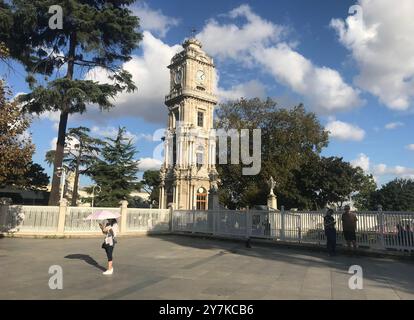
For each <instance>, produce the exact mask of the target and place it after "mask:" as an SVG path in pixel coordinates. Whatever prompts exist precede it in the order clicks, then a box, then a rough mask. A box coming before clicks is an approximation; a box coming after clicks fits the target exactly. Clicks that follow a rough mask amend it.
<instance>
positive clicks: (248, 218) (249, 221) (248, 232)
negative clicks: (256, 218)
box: [246, 207, 252, 239]
mask: <svg viewBox="0 0 414 320" xmlns="http://www.w3.org/2000/svg"><path fill="white" fill-rule="evenodd" d="M251 235H252V215H251V213H250V210H249V207H247V210H246V237H247V239H250V237H251Z"/></svg>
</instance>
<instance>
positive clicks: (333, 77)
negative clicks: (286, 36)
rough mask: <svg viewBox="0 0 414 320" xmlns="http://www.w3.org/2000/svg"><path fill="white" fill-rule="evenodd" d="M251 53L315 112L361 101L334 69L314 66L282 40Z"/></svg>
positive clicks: (327, 111)
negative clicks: (272, 45) (273, 45)
mask: <svg viewBox="0 0 414 320" xmlns="http://www.w3.org/2000/svg"><path fill="white" fill-rule="evenodd" d="M253 55H254V56H255V58H256V59H257V61H258V62H259V63H261V64H262V65H263V67H264V69H265V70H266V71H267V72H269V73H270V74H271V75H273V77H274V78H275V79H276V80H277V81H278V82H279V83H282V84H284V85H286V86H287V87H289V88H290V89H291V90H292V91H294V92H296V93H298V94H300V95H302V96H304V97H305V99H306V101H307V103H308V104H310V107H312V109H314V110H315V111H318V112H321V113H332V112H337V111H343V110H349V109H352V108H354V107H357V106H360V105H362V103H363V102H362V101H361V100H360V98H359V92H358V90H355V89H353V88H352V87H351V86H349V85H348V84H346V83H345V82H344V80H343V79H342V77H341V75H340V74H339V72H338V71H336V70H333V69H331V68H328V67H319V66H316V65H314V64H313V63H312V62H311V61H310V60H308V59H306V58H305V57H304V56H303V55H301V54H300V53H298V52H297V51H295V50H293V49H292V48H291V47H289V45H287V44H286V43H280V44H278V45H277V46H275V47H272V48H264V49H256V50H255V51H254V52H253Z"/></svg>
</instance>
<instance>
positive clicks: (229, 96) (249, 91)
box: [217, 80, 266, 101]
mask: <svg viewBox="0 0 414 320" xmlns="http://www.w3.org/2000/svg"><path fill="white" fill-rule="evenodd" d="M217 95H218V96H219V99H220V101H225V100H237V99H240V98H246V99H248V98H255V97H259V98H265V97H266V87H265V85H264V84H263V83H261V82H260V81H258V80H251V81H248V82H245V83H241V84H238V85H235V86H232V87H231V88H229V89H228V90H225V89H221V88H218V89H217Z"/></svg>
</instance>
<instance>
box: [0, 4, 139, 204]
mask: <svg viewBox="0 0 414 320" xmlns="http://www.w3.org/2000/svg"><path fill="white" fill-rule="evenodd" d="M134 2H135V1H134V0H116V1H115V0H82V1H74V0H69V1H68V0H36V1H33V0H12V1H9V3H8V4H5V3H4V1H1V2H0V17H3V16H7V19H6V20H5V21H3V22H2V23H0V42H3V43H4V44H5V46H6V47H7V48H8V49H9V53H10V56H11V57H12V58H14V59H17V60H18V61H20V62H21V63H22V64H23V65H24V66H25V68H26V70H27V72H28V73H29V76H28V77H27V81H28V83H29V85H30V88H31V89H32V91H31V92H30V93H28V94H24V95H21V96H20V97H19V101H20V102H21V103H22V104H23V105H24V109H25V110H26V111H27V112H30V113H43V112H45V111H58V112H60V121H59V130H58V141H57V146H56V155H55V159H54V174H53V180H52V190H51V195H50V199H49V204H50V205H56V204H57V202H58V200H59V186H60V179H59V177H58V175H57V174H56V173H57V170H58V168H60V167H61V166H62V162H63V155H64V146H65V135H66V127H67V122H68V117H69V114H72V113H83V112H85V111H86V107H87V105H89V104H96V105H98V106H99V107H100V108H101V109H108V108H111V107H113V100H112V99H113V98H114V97H115V96H116V95H117V94H118V93H120V92H122V91H125V90H126V91H132V90H135V88H136V87H135V84H134V83H133V81H132V76H131V74H129V73H128V72H127V71H125V70H124V69H122V63H123V62H126V61H128V60H130V59H131V56H130V54H131V52H132V51H133V50H134V49H135V48H136V47H137V45H138V43H139V41H140V40H141V38H142V35H141V34H140V33H139V32H138V31H137V30H138V27H139V19H138V18H137V17H136V16H134V15H133V14H132V12H131V11H130V9H129V8H128V6H129V5H131V4H132V3H134ZM56 5H57V6H60V7H61V8H62V9H63V15H62V28H50V25H49V22H50V19H51V17H52V15H51V14H50V13H49V8H50V7H51V6H56ZM91 69H93V70H100V71H106V72H107V73H108V77H109V79H110V83H99V82H98V81H94V80H89V79H85V75H86V74H85V72H87V71H90V70H91ZM61 71H62V72H64V73H65V75H63V76H61V74H60V72H61ZM37 74H42V75H45V76H47V77H45V78H43V79H39V77H37V76H36V75H37ZM48 76H52V77H53V78H52V79H49V78H48ZM40 80H42V81H40ZM111 81H112V82H111Z"/></svg>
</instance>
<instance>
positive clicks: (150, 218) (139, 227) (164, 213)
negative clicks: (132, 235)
mask: <svg viewBox="0 0 414 320" xmlns="http://www.w3.org/2000/svg"><path fill="white" fill-rule="evenodd" d="M169 223H170V210H168V209H164V210H162V209H160V210H158V209H128V215H127V225H126V227H127V231H169V228H170V227H169Z"/></svg>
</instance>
